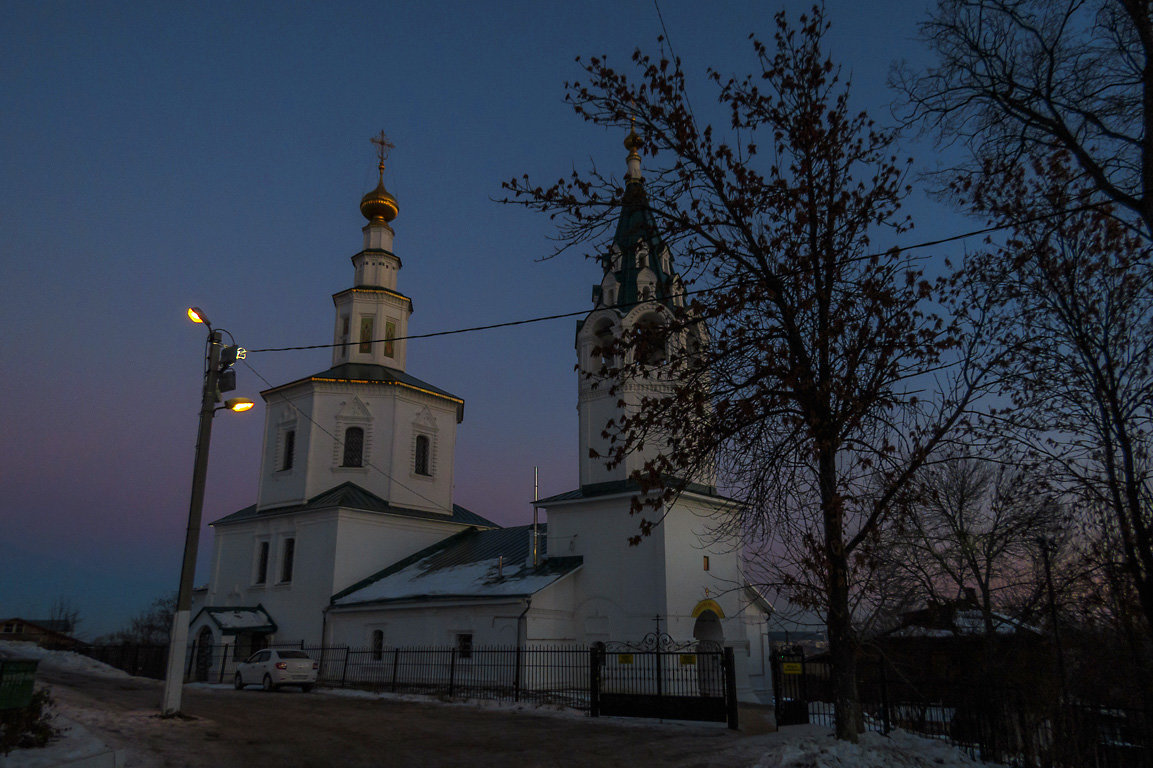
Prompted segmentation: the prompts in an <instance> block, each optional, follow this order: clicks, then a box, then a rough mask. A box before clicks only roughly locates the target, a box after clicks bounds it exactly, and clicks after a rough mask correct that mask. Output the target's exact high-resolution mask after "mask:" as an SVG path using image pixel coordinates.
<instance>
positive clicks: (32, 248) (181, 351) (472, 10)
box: [0, 0, 967, 638]
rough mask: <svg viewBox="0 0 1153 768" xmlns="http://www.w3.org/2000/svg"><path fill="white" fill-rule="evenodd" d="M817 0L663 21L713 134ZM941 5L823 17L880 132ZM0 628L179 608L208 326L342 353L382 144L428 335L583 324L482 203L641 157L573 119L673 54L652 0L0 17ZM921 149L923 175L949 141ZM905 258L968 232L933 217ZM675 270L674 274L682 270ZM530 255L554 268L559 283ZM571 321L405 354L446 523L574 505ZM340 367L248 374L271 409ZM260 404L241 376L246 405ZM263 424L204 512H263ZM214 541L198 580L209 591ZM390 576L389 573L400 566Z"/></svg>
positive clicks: (539, 253) (687, 13) (561, 268)
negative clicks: (436, 466)
mask: <svg viewBox="0 0 1153 768" xmlns="http://www.w3.org/2000/svg"><path fill="white" fill-rule="evenodd" d="M809 5H810V4H809V3H807V2H787V3H783V4H782V3H781V2H780V0H777V1H776V2H752V1H750V2H725V3H713V4H710V3H705V4H702V3H700V2H693V3H690V2H683V1H682V0H660V12H661V13H662V14H663V16H664V21H665V24H666V26H667V29H668V32H669V36H670V38H671V40H672V43H673V45H674V48H675V50H676V52H677V54H678V55H680V56H681V58H682V59H683V61H684V66H685V69H686V71H687V72H688V73H689V76H690V79H692V80H694V81H695V83H696V91H695V93H697V94H699V95H697V96H696V97H695V100H694V106H695V107H697V108H698V111H701V112H703V113H704V114H705V115H707V114H708V112H709V109H708V106H709V104H710V100H711V99H712V94H711V93H710V88H709V86H708V84H707V83H705V82H704V71H705V67H706V66H709V65H711V66H713V67H715V68H717V69H720V70H721V71H723V72H734V73H743V72H746V71H749V70H750V68H751V66H752V60H753V57H752V55H751V46H750V45H749V44H748V42H747V40H746V37H747V35H748V33H749V32H753V31H755V32H759V33H760V36H761V37H762V38H763V39H766V40H769V39H770V38H771V31H772V15H773V14H774V13H775V12H776V11H777V10H779V9H780V8H781V7H786V8H788V9H790V14H791V15H792V17H793V18H795V17H796V15H797V14H798V13H799V12H800V11H801V10H803V9H805V8H807V7H808V6H809ZM927 10H928V3H927V2H925V0H915V1H913V0H910V2H905V3H900V2H896V1H895V0H891V1H888V2H873V3H861V2H857V1H856V0H853V1H850V0H828V3H827V11H828V15H829V17H830V19H831V20H832V22H833V29H832V32H831V35H830V37H829V45H830V49H831V51H832V53H833V56H834V58H835V59H836V60H837V61H839V62H840V63H842V64H843V65H844V67H845V69H846V71H847V72H850V73H851V74H852V78H853V81H854V91H855V93H856V100H857V102H858V105H859V106H861V107H863V108H866V109H868V110H869V111H870V112H871V113H872V114H873V115H874V117H876V118H877V119H879V120H880V121H882V122H887V121H888V120H889V112H888V103H889V101H890V100H891V98H892V96H891V94H890V92H889V91H888V90H887V89H886V88H885V78H886V75H887V73H888V70H889V67H890V66H891V64H892V63H893V62H894V61H895V60H897V59H898V58H907V59H911V60H917V59H918V58H919V57H921V56H923V55H924V54H923V49H922V46H921V45H920V43H919V42H917V40H916V25H917V22H918V21H920V20H922V19H923V17H924V15H925V13H926V12H927ZM0 11H2V12H3V16H4V19H5V22H4V24H3V25H2V26H0V146H3V147H4V151H3V154H2V156H0V266H2V272H0V275H2V278H0V328H2V329H3V331H4V335H5V341H4V342H2V343H0V366H2V367H3V370H5V371H7V374H6V377H5V378H6V384H5V387H4V390H3V393H4V397H3V398H0V618H5V617H8V616H23V617H25V618H30V619H37V618H46V617H47V616H48V613H49V611H50V608H51V605H52V602H53V600H54V599H56V598H58V597H64V598H67V599H68V600H70V601H71V602H72V603H73V604H75V605H76V606H77V607H79V608H80V611H81V615H82V620H83V621H82V624H81V627H80V634H81V635H82V636H84V637H87V638H92V637H94V636H96V635H99V634H102V633H106V632H110V631H113V630H115V629H117V628H119V627H121V626H123V625H124V624H125V623H126V621H127V620H128V618H129V617H131V616H132V615H134V614H136V613H138V612H140V611H141V610H142V609H144V608H146V607H147V606H148V604H149V603H150V602H151V601H152V600H153V599H154V598H155V597H157V596H159V595H161V594H163V593H166V592H174V591H175V589H176V586H177V581H178V578H179V563H180V554H181V549H182V546H183V538H184V529H185V526H186V521H187V513H188V495H189V490H190V486H191V474H192V459H193V449H194V446H195V437H196V424H197V410H198V407H199V390H200V386H201V370H202V351H203V342H204V330H203V327H202V326H193V325H192V324H191V323H189V322H188V320H187V319H186V317H185V315H184V309H185V307H187V306H190V305H198V306H200V307H203V308H204V309H205V311H206V312H207V313H208V315H209V316H210V317H211V318H212V320H213V323H214V324H215V325H216V326H217V327H222V328H225V329H227V330H229V331H231V332H232V334H233V335H234V336H235V337H236V339H237V342H238V343H239V344H241V345H242V346H245V347H249V348H260V347H280V346H290V345H305V344H324V343H328V342H329V341H330V340H331V334H332V323H333V308H332V301H331V298H330V297H331V294H333V293H335V292H337V291H340V290H343V289H345V288H348V287H351V285H352V278H353V270H352V265H351V263H350V262H349V257H350V256H352V255H353V254H354V253H355V252H356V251H357V250H359V248H360V245H361V234H360V228H361V226H362V225H363V224H364V219H363V218H362V217H361V215H360V212H359V210H358V205H359V201H360V197H361V195H363V194H364V193H365V192H367V191H368V190H370V189H371V188H372V187H373V186H375V182H376V166H375V157H374V153H373V150H374V147H373V146H372V145H371V144H370V143H369V138H370V137H371V136H373V135H374V134H376V133H378V132H379V131H380V130H381V129H383V130H384V131H385V132H386V133H387V135H388V136H389V138H390V139H391V140H392V142H393V143H395V145H396V148H395V149H394V150H393V151H392V154H391V157H390V159H389V162H388V169H387V171H386V172H385V183H386V185H387V186H388V188H389V190H390V191H391V192H392V193H393V194H394V195H395V196H396V197H397V200H398V202H399V204H400V216H399V217H398V218H397V220H396V221H395V222H393V228H394V229H395V230H396V241H395V250H396V253H397V255H399V256H400V258H401V259H402V260H403V263H404V268H403V270H402V271H401V273H400V278H399V286H398V287H399V289H400V290H401V291H402V292H403V293H405V294H407V295H409V296H411V297H412V299H413V302H414V306H415V309H416V311H415V313H414V315H413V318H412V323H411V326H410V331H411V332H412V333H427V332H433V331H441V330H449V329H454V328H462V327H468V326H474V325H483V324H488V323H497V322H503V321H509V320H517V319H522V318H528V317H534V316H540V315H549V314H557V313H561V312H571V311H577V310H581V309H585V308H587V307H588V306H589V296H590V286H591V285H592V284H593V283H594V282H598V281H599V279H600V274H599V269H598V268H597V267H596V266H595V265H594V264H592V263H589V262H586V261H584V260H583V259H582V258H581V257H580V254H577V253H574V254H566V255H565V256H562V257H560V258H557V259H552V260H548V259H543V257H546V256H548V255H549V254H550V253H551V249H552V245H553V244H552V242H551V241H550V240H549V237H550V234H552V232H553V229H552V227H551V225H550V223H549V222H548V220H547V219H545V218H543V217H540V216H538V215H535V214H531V213H528V212H525V211H523V210H520V209H517V208H512V207H509V206H502V205H500V204H498V203H496V202H494V201H493V199H494V198H497V197H500V196H501V194H502V193H501V190H500V182H501V181H502V180H504V179H507V178H509V177H511V176H513V175H519V174H521V173H528V174H529V175H530V177H532V178H533V179H534V180H535V181H537V182H539V183H545V182H549V181H551V180H554V179H555V178H557V177H559V176H561V175H564V174H566V173H568V172H570V171H571V170H572V169H573V167H576V168H580V169H584V168H588V167H589V166H590V164H591V163H594V162H595V163H596V164H597V165H598V166H599V167H601V168H604V169H607V170H611V171H612V172H613V173H614V174H615V175H617V176H618V177H619V176H620V175H621V174H622V173H623V171H624V160H625V150H624V149H623V147H622V146H621V141H622V140H623V138H624V133H623V132H622V131H609V130H606V129H603V128H598V127H596V126H592V125H589V124H586V123H584V122H583V121H581V120H580V119H579V118H577V117H576V116H575V115H573V113H572V112H571V109H570V108H569V107H567V106H566V105H565V103H564V101H563V97H564V87H563V86H564V82H565V81H566V80H573V79H580V78H581V72H580V69H579V67H578V66H577V64H575V63H574V58H575V57H576V56H577V55H583V56H585V57H588V56H592V55H600V54H607V55H608V57H609V60H610V63H611V62H617V63H619V64H621V65H624V64H626V62H627V60H628V57H629V56H630V55H631V53H632V51H633V49H634V48H635V47H637V46H640V47H642V48H644V49H646V50H650V51H653V50H655V49H656V37H657V35H658V34H659V33H660V31H661V29H660V20H659V18H658V14H657V10H656V6H655V5H654V3H652V2H651V1H650V2H641V1H639V0H638V1H637V2H622V1H621V0H617V1H616V2H602V1H601V0H597V1H595V2H581V3H545V2H479V3H477V2H472V3H464V2H429V3H390V2H383V3H382V2H372V3H368V2H363V3H361V2H344V3H337V4H318V3H297V2H276V3H271V2H269V3H255V2H254V3H238V4H232V3H208V4H196V3H192V4H189V3H169V2H159V3H125V4H113V3H58V2H50V1H45V2H35V3H32V2H17V1H14V0H4V1H3V2H0ZM907 147H908V148H909V150H910V151H912V152H913V153H914V155H916V156H918V159H919V167H920V168H922V169H928V168H931V167H932V166H933V163H934V162H935V161H934V159H933V154H934V153H933V150H932V148H931V147H930V146H926V145H921V146H914V145H913V144H912V143H911V142H910V143H908V144H907ZM910 211H911V212H912V213H913V215H914V216H915V218H916V219H917V223H918V228H917V230H916V231H915V232H914V233H913V234H911V235H910V236H909V237H910V239H911V240H914V241H915V240H917V239H930V238H932V237H938V236H944V235H949V234H954V233H956V232H960V231H962V230H963V229H964V228H966V226H967V224H966V222H965V221H964V220H963V219H961V218H959V217H957V216H955V215H953V214H950V213H949V212H947V211H944V210H942V209H941V208H940V207H939V206H936V205H934V204H933V203H931V202H928V201H926V200H924V199H917V200H915V201H913V203H912V205H911V206H910ZM674 257H675V254H674ZM542 259H543V260H542ZM573 328H574V321H573V320H572V319H566V320H556V321H550V322H544V323H538V324H533V325H525V326H520V327H516V328H509V329H501V330H493V331H484V332H478V333H469V334H462V335H457V336H448V337H443V338H437V339H430V340H423V341H422V340H416V341H411V342H410V343H409V350H408V366H407V369H408V371H409V372H410V373H412V374H414V375H416V376H418V377H420V378H423V379H425V380H426V381H429V382H431V383H433V384H435V385H437V386H440V387H442V388H444V389H447V390H449V391H450V392H453V393H455V394H457V395H460V396H462V397H464V398H465V400H466V411H465V421H464V423H463V424H462V425H461V428H460V432H459V442H458V446H457V460H456V491H455V500H456V502H457V503H459V504H462V505H463V506H465V507H468V508H470V509H472V510H474V511H476V512H478V513H479V514H482V515H484V516H486V517H489V518H491V519H493V520H496V521H497V522H500V523H502V524H506V525H516V524H522V523H524V522H527V521H529V520H530V519H531V514H532V513H531V507H530V501H531V499H532V490H533V488H532V477H533V466H534V465H539V466H540V479H541V494H542V496H543V495H549V494H552V493H559V492H562V491H566V490H570V489H571V488H573V487H575V486H576V485H577V456H576V453H577V451H576V444H577V433H576V426H577V424H576V375H575V373H574V372H573V370H572V369H573V363H574V362H575V355H574V352H573V346H572V344H573ZM330 354H331V353H330V351H329V350H313V351H307V352H284V353H264V354H254V355H252V356H251V357H250V358H249V362H250V363H251V366H252V368H253V369H255V371H257V372H259V374H260V375H261V376H263V377H264V378H266V379H267V380H268V381H269V382H271V383H272V384H281V383H284V382H287V381H290V380H293V379H296V378H299V377H301V376H305V375H308V374H310V373H314V372H317V371H320V370H323V369H325V368H327V367H328V365H329V361H330ZM265 388H267V385H266V384H265V383H264V382H262V381H261V380H260V379H259V378H258V377H257V375H256V374H255V373H253V371H252V370H250V369H249V368H246V367H244V366H243V365H242V366H239V367H238V391H237V392H236V393H235V394H236V395H244V396H250V397H253V398H254V399H257V400H258V401H259V398H258V397H257V393H258V392H259V391H260V390H262V389H265ZM263 418H264V411H263V404H262V403H259V404H258V406H257V407H256V408H255V409H254V410H253V411H250V412H249V413H247V414H244V415H235V414H229V413H223V414H220V415H218V416H217V418H216V423H215V425H214V430H213V441H212V450H211V462H210V465H209V476H208V493H207V500H206V503H205V512H204V517H205V520H206V522H208V521H212V520H216V519H218V518H220V517H223V516H224V515H226V514H228V513H230V512H233V511H235V510H236V509H239V508H241V507H244V506H247V505H248V504H251V503H252V502H253V501H254V500H255V495H256V480H257V474H258V470H259V456H258V454H259V451H260V444H261V434H262V428H263ZM211 549H212V536H211V531H210V530H209V529H207V528H205V530H204V532H203V533H202V536H201V545H200V558H199V563H200V570H199V571H198V574H197V579H196V583H197V584H201V583H203V582H204V581H205V580H206V579H207V565H208V562H209V558H210V554H211ZM381 565H382V567H383V566H384V565H386V563H382V564H381Z"/></svg>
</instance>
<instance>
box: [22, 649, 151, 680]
mask: <svg viewBox="0 0 1153 768" xmlns="http://www.w3.org/2000/svg"><path fill="white" fill-rule="evenodd" d="M0 659H37V660H39V661H40V668H41V669H53V670H57V671H60V672H82V673H84V674H86V675H95V676H99V677H130V675H129V674H128V673H127V672H124V671H123V670H119V669H116V668H115V667H110V666H108V665H107V664H105V663H103V662H100V661H96V659H90V658H88V657H87V656H81V655H80V654H79V653H73V652H72V651H48V650H45V649H43V648H41V647H40V646H38V645H36V643H27V642H22V641H17V640H0Z"/></svg>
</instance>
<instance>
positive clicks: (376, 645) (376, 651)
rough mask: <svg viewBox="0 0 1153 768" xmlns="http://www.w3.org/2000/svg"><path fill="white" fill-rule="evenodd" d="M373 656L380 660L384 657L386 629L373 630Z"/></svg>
mask: <svg viewBox="0 0 1153 768" xmlns="http://www.w3.org/2000/svg"><path fill="white" fill-rule="evenodd" d="M372 658H374V659H375V660H377V661H380V660H381V659H382V658H384V631H383V630H379V629H374V630H372Z"/></svg>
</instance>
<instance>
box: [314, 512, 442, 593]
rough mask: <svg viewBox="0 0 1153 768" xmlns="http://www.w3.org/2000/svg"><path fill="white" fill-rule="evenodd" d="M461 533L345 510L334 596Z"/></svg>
mask: <svg viewBox="0 0 1153 768" xmlns="http://www.w3.org/2000/svg"><path fill="white" fill-rule="evenodd" d="M461 530H463V527H462V526H460V525H459V524H450V523H447V522H438V521H435V520H420V519H414V518H407V517H400V516H396V515H380V514H376V513H372V512H360V511H357V510H352V509H342V510H340V524H339V531H338V534H337V538H336V544H335V549H334V550H333V551H334V553H336V552H339V553H340V556H339V557H334V560H335V562H334V563H333V572H332V583H333V590H332V594H335V593H337V592H339V591H341V590H342V589H345V588H347V587H350V586H352V585H353V584H355V583H356V582H358V581H360V580H361V579H365V578H368V577H369V576H371V575H372V574H374V573H376V572H378V571H380V570H381V568H384V567H387V566H389V565H392V564H393V563H395V562H397V561H399V560H403V559H404V558H406V557H408V556H409V555H411V554H413V553H414V552H419V551H420V550H422V549H424V548H425V547H430V546H432V545H433V544H435V543H436V542H438V541H441V540H442V539H445V538H447V537H449V536H452V535H453V534H455V533H458V532H459V531H461ZM329 597H331V595H329Z"/></svg>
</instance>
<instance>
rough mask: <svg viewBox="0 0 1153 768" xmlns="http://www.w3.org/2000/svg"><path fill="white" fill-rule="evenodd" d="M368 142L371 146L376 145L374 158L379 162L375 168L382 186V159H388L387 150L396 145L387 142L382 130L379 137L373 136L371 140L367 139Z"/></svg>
mask: <svg viewBox="0 0 1153 768" xmlns="http://www.w3.org/2000/svg"><path fill="white" fill-rule="evenodd" d="M369 141H371V142H372V143H373V144H375V145H376V157H377V160H378V161H379V162H378V164H377V167H378V168H379V169H380V181H381V183H382V184H383V183H384V159H385V158H386V157H388V150H390V149H393V148H395V147H396V145H395V144H393V143H392V142H391V141H389V140H388V137H387V136H385V135H384V130H383V129H382V130H381V132H380V135H379V136H373V137H372V138H371V139H369Z"/></svg>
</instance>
